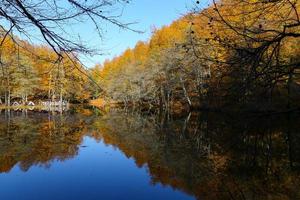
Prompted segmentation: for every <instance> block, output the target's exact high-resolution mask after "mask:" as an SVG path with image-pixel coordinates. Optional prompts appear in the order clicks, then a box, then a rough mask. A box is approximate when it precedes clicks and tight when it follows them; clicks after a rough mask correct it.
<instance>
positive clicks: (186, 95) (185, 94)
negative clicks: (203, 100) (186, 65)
mask: <svg viewBox="0 0 300 200" xmlns="http://www.w3.org/2000/svg"><path fill="white" fill-rule="evenodd" d="M180 81H181V84H182V90H183V94H184V96H185V98H186V100H187V102H188V104H189V106H190V107H191V106H192V101H191V99H190V97H189V95H188V93H187V90H186V88H185V85H184V82H183V80H182V78H181V77H180Z"/></svg>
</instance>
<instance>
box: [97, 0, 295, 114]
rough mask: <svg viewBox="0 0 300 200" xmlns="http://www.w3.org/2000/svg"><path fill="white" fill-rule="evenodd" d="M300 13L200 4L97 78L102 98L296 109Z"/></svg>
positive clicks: (285, 1) (284, 7) (236, 3)
mask: <svg viewBox="0 0 300 200" xmlns="http://www.w3.org/2000/svg"><path fill="white" fill-rule="evenodd" d="M196 4H199V2H198V1H197V2H196ZM299 9H300V5H299V2H298V1H297V0H275V1H261V0H251V1H249V0H246V1H240V0H221V1H217V2H214V1H213V2H212V3H211V5H209V7H208V8H206V9H200V8H198V7H197V6H195V8H194V9H193V10H191V12H190V13H188V14H187V15H186V16H184V17H182V18H180V19H178V20H176V21H174V22H173V23H172V24H171V25H169V26H165V27H162V28H160V29H157V30H153V35H152V37H151V38H150V39H149V41H145V42H138V43H137V44H136V46H135V47H134V48H133V49H127V50H126V51H125V52H124V53H123V54H122V55H120V56H117V57H115V58H114V59H112V60H107V61H106V62H105V63H104V64H103V66H96V67H95V68H94V69H93V70H91V71H92V76H93V78H94V79H95V80H96V81H97V83H98V84H99V85H100V86H101V87H102V89H103V91H102V93H101V94H102V96H105V97H106V98H107V99H109V100H114V101H116V102H119V103H121V102H122V103H124V104H125V105H143V106H145V105H146V106H149V107H153V106H158V105H160V107H161V108H165V109H171V108H173V107H185V108H224V107H229V108H230V107H231V108H232V107H235V108H245V109H251V110H252V109H264V110H272V109H277V110H278V109H293V108H295V107H297V106H299V102H300V101H299V100H300V98H299V96H300V85H299V84H300V76H299V73H300V71H299V69H300V39H299V38H300V19H299V14H298V12H299V11H300V10H299Z"/></svg>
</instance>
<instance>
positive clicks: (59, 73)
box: [0, 37, 90, 105]
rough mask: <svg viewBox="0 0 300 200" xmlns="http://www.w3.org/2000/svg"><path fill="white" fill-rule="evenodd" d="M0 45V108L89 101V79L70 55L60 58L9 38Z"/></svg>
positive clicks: (39, 48) (44, 48)
mask: <svg viewBox="0 0 300 200" xmlns="http://www.w3.org/2000/svg"><path fill="white" fill-rule="evenodd" d="M1 41H3V43H2V44H1V46H0V52H1V53H0V55H1V58H0V59H1V69H0V70H1V73H0V104H1V103H5V104H6V105H11V104H12V102H13V101H17V102H22V103H23V104H26V103H27V102H28V101H29V100H45V99H50V100H55V99H64V100H69V101H79V102H83V101H86V100H88V99H89V98H90V95H89V91H88V90H87V87H88V83H89V82H88V80H89V79H88V77H87V76H86V75H84V73H83V71H84V70H83V67H82V65H81V64H80V63H79V62H78V60H77V59H75V58H73V57H72V55H71V54H70V55H67V54H66V53H65V54H64V55H65V56H64V57H63V58H59V57H58V56H57V54H56V53H55V52H54V51H53V50H52V49H50V48H49V47H47V46H33V45H30V44H29V43H28V42H26V41H24V40H20V39H17V38H11V37H6V38H5V39H2V40H1Z"/></svg>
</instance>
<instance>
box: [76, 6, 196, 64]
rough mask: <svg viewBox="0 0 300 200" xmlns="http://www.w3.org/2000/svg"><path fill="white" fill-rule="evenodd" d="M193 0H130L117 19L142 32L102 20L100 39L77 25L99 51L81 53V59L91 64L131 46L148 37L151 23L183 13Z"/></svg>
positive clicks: (163, 22) (164, 22) (159, 23)
mask: <svg viewBox="0 0 300 200" xmlns="http://www.w3.org/2000/svg"><path fill="white" fill-rule="evenodd" d="M193 2H194V1H193V0H132V2H131V3H130V4H128V5H127V6H126V7H125V9H124V13H123V15H122V16H121V18H120V20H121V21H123V22H137V24H134V25H132V26H131V28H134V29H136V30H141V31H144V32H145V33H143V34H139V33H135V32H132V31H128V30H120V28H118V27H115V26H113V25H109V24H103V29H104V31H105V32H104V35H103V36H104V37H103V38H102V39H100V38H99V37H98V36H97V34H96V33H91V32H90V31H89V32H88V31H85V30H90V29H88V28H86V29H85V28H84V26H83V27H80V30H81V31H80V32H81V33H80V34H81V36H82V37H84V38H85V40H86V41H87V42H88V43H89V44H91V45H94V46H97V48H99V49H100V50H101V52H102V54H103V55H97V56H94V57H92V58H90V57H89V58H87V57H82V58H81V59H82V61H83V63H84V64H85V65H86V66H88V67H93V66H94V65H95V64H96V63H102V62H103V61H104V60H105V59H111V58H113V57H114V56H116V55H120V54H121V53H122V52H123V51H124V50H126V49H127V48H128V47H130V48H132V47H134V46H135V44H136V42H137V41H139V40H143V41H146V40H148V39H149V38H150V36H151V27H153V26H155V27H157V28H159V27H161V26H163V25H168V24H170V23H171V22H172V21H174V20H176V19H178V18H179V17H181V16H182V15H183V14H185V13H187V12H188V11H189V9H190V8H191V6H192V5H193ZM86 26H87V25H86Z"/></svg>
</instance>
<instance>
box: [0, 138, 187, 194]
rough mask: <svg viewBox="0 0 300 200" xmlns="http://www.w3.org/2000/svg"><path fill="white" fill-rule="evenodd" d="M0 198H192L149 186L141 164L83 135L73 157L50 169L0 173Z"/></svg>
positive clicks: (59, 162)
mask: <svg viewBox="0 0 300 200" xmlns="http://www.w3.org/2000/svg"><path fill="white" fill-rule="evenodd" d="M0 198H1V200H14V199H16V200H22V199H30V200H34V199H39V200H40V199H41V200H46V199H55V200H58V199H151V200H152V199H180V200H181V199H192V198H191V197H189V196H187V195H185V194H183V193H181V192H180V191H174V190H173V189H172V188H171V187H165V186H162V185H160V184H156V185H151V180H150V178H149V174H148V173H147V169H146V168H145V167H143V168H138V167H137V166H136V164H135V163H134V160H133V159H128V158H127V157H126V156H125V155H124V154H123V153H122V152H120V151H119V150H117V149H116V148H114V147H112V146H107V145H105V144H104V143H103V142H99V143H97V142H96V141H95V140H94V139H92V138H90V137H84V141H83V143H82V144H81V148H80V150H79V153H78V155H77V156H75V157H74V158H72V159H69V160H65V161H63V162H61V161H53V162H52V163H51V166H50V168H45V167H39V166H32V167H30V169H29V170H28V171H27V172H24V171H22V170H20V168H19V167H18V166H15V167H14V168H13V169H12V170H11V171H10V172H9V173H3V174H0Z"/></svg>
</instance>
